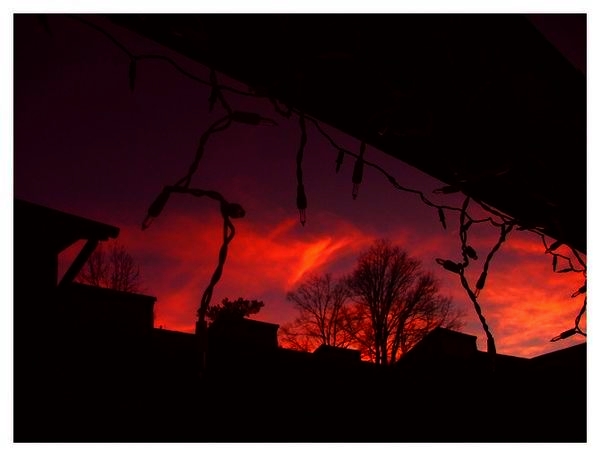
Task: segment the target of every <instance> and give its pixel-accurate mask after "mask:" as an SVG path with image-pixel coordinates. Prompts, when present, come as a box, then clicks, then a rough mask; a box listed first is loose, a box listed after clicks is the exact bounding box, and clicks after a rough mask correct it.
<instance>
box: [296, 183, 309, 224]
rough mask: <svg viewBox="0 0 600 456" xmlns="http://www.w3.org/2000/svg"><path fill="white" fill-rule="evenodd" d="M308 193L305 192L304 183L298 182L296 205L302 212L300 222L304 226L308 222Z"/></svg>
mask: <svg viewBox="0 0 600 456" xmlns="http://www.w3.org/2000/svg"><path fill="white" fill-rule="evenodd" d="M307 206H308V204H307V200H306V193H305V192H304V185H302V184H298V188H297V191H296V207H297V208H298V211H299V213H300V223H301V224H302V226H304V224H305V223H306V208H307Z"/></svg>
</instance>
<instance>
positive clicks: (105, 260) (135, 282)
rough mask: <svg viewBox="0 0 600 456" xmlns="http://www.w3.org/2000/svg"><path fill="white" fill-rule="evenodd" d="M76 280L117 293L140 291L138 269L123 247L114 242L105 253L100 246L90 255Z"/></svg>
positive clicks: (140, 284) (140, 283) (140, 282)
mask: <svg viewBox="0 0 600 456" xmlns="http://www.w3.org/2000/svg"><path fill="white" fill-rule="evenodd" d="M77 280H78V281H79V282H82V283H87V284H89V285H94V286H97V287H102V288H111V289H113V290H118V291H126V292H129V293H137V292H140V291H142V289H141V286H142V279H141V275H140V267H139V265H138V264H137V263H136V262H135V260H134V259H133V257H132V256H131V255H130V254H129V253H128V252H127V250H126V249H125V247H124V246H123V245H122V244H120V243H119V242H117V241H114V242H112V243H111V244H110V247H108V252H105V249H104V246H103V245H102V244H100V245H99V246H98V247H97V248H96V250H94V252H93V253H92V254H91V255H90V258H89V259H88V261H87V263H86V264H85V265H84V267H83V268H82V270H81V272H80V273H79V275H78V277H77Z"/></svg>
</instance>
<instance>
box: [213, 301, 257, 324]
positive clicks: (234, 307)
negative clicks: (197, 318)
mask: <svg viewBox="0 0 600 456" xmlns="http://www.w3.org/2000/svg"><path fill="white" fill-rule="evenodd" d="M264 305H265V303H264V302H263V301H257V300H256V299H253V300H249V299H244V298H237V299H236V300H235V301H230V300H229V298H225V299H223V301H221V304H216V305H213V306H209V307H208V310H207V311H206V319H207V320H208V321H209V322H214V321H216V320H220V319H237V318H244V317H248V316H250V315H253V314H256V313H258V312H260V309H262V308H263V307H264Z"/></svg>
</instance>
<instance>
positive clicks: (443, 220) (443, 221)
mask: <svg viewBox="0 0 600 456" xmlns="http://www.w3.org/2000/svg"><path fill="white" fill-rule="evenodd" d="M438 217H439V218H440V223H441V224H442V226H443V227H444V229H446V214H444V209H442V208H441V207H438Z"/></svg>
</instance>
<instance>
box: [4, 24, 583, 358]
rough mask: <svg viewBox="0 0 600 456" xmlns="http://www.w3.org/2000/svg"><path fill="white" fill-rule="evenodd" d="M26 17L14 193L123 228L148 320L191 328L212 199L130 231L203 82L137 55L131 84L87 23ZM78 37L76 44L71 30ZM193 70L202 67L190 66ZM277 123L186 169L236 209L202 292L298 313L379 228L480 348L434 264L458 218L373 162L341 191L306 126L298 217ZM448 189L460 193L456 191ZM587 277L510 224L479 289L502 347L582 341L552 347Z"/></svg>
mask: <svg viewBox="0 0 600 456" xmlns="http://www.w3.org/2000/svg"><path fill="white" fill-rule="evenodd" d="M58 25H60V27H59V26H58ZM23 27H25V28H24V30H26V32H22V33H23V37H22V38H21V39H22V40H23V45H22V49H20V51H19V52H20V53H19V56H21V55H25V56H27V59H26V60H24V61H23V63H20V66H19V67H18V71H19V74H18V75H17V76H19V75H21V73H22V75H21V76H20V77H21V81H22V82H21V84H20V86H19V90H18V91H17V92H16V95H15V100H16V103H15V106H16V113H15V118H16V122H15V125H16V127H17V129H16V144H17V145H18V146H19V148H18V150H17V153H16V154H15V163H16V167H15V170H16V172H17V174H16V177H15V196H16V197H19V198H23V199H25V200H28V201H31V202H35V203H38V204H42V205H47V206H49V207H52V208H55V209H59V210H63V211H66V212H70V213H73V214H75V215H80V216H84V217H88V218H92V219H94V220H97V221H100V222H104V223H108V224H112V225H115V226H117V227H119V228H120V229H121V234H120V236H119V241H120V242H121V243H122V244H123V245H124V246H125V247H126V248H127V249H128V251H129V252H130V253H131V255H132V256H133V257H134V258H135V259H136V260H137V261H138V262H139V264H140V266H141V272H142V278H143V281H144V286H145V289H144V292H145V293H146V294H149V295H152V296H156V297H157V301H156V305H155V326H156V327H163V328H167V329H172V330H178V331H186V332H192V331H193V330H194V327H195V321H196V310H197V308H198V305H199V303H200V299H201V296H202V293H203V291H204V289H205V288H206V286H207V285H208V283H209V280H210V278H211V276H212V274H213V271H214V268H215V266H216V265H217V259H218V252H219V248H220V245H221V242H222V236H223V233H222V219H221V217H220V214H219V210H218V205H216V204H215V202H214V201H208V200H203V199H198V198H193V197H191V196H189V195H178V197H177V198H175V197H174V198H172V199H171V200H170V201H169V203H168V204H167V206H166V208H165V210H164V211H163V213H162V214H161V215H160V217H158V218H157V219H156V220H155V221H154V223H153V225H152V226H151V227H150V228H149V229H148V230H146V231H141V229H140V225H141V222H142V220H143V219H144V217H145V214H146V210H147V208H148V206H149V204H150V203H151V202H152V201H153V200H154V198H156V195H157V194H158V192H160V190H161V189H162V188H163V186H164V185H168V184H170V183H172V182H174V181H176V179H177V178H179V177H181V175H182V174H184V173H185V171H186V170H187V169H188V167H189V164H190V161H191V160H192V159H193V157H194V151H195V150H196V147H197V145H198V138H199V136H200V134H201V133H202V132H203V131H204V129H205V128H206V127H207V125H210V124H211V123H212V122H213V121H214V119H215V118H217V117H218V116H219V115H220V114H214V113H209V112H208V111H207V100H208V98H209V96H210V90H209V89H208V88H207V87H204V86H202V85H199V84H197V83H195V82H194V81H190V80H183V81H182V78H181V77H180V75H178V74H174V73H173V72H172V70H171V69H170V68H168V67H163V66H160V65H158V64H157V65H148V66H147V67H143V66H142V65H140V68H139V69H138V71H139V74H140V76H139V82H138V84H137V85H136V88H135V91H134V92H133V93H132V92H131V91H130V90H129V88H128V86H127V81H126V79H127V77H126V75H127V67H128V63H129V62H128V61H127V59H126V58H125V56H122V55H121V56H120V57H122V58H121V59H119V54H118V53H116V54H115V50H114V47H112V45H111V43H110V42H108V41H107V40H103V39H102V37H100V36H98V35H97V34H95V33H94V32H93V31H86V30H84V31H82V30H80V29H79V28H78V26H76V25H74V24H72V23H70V22H69V21H68V20H67V19H64V18H58V19H57V20H56V25H55V27H56V28H55V30H56V32H55V35H54V37H53V40H52V41H49V40H48V39H47V37H46V36H45V35H44V33H45V32H44V30H43V29H42V28H41V26H40V25H39V24H38V23H36V22H35V20H34V19H31V20H28V21H27V22H26V23H24V25H23ZM77 33H79V34H81V38H80V39H75V38H73V37H74V36H77ZM119 34H120V36H122V37H123V39H124V40H125V41H127V40H129V41H128V42H134V43H135V45H136V46H137V48H138V49H139V50H141V49H148V50H149V52H150V51H151V50H154V49H156V48H158V49H159V50H160V51H161V52H164V53H165V54H168V55H172V56H173V57H174V58H176V57H177V55H176V54H175V53H173V52H172V51H169V50H165V49H163V48H161V47H160V46H158V45H156V43H149V42H147V40H143V39H140V38H139V37H136V36H134V35H133V34H131V33H129V32H124V31H122V30H121V31H119ZM140 52H141V51H140ZM115 55H116V56H117V57H115ZM63 61H66V62H71V61H75V62H77V68H78V70H77V72H72V73H69V72H64V71H62V70H61V68H62V67H60V66H58V65H59V64H60V62H63ZM188 63H189V62H188ZM189 67H190V69H191V70H193V71H195V72H196V73H198V74H202V75H203V76H204V75H205V74H208V73H207V70H206V68H204V67H202V66H201V65H199V64H193V63H190V64H189ZM33 75H35V77H34V76H33ZM223 81H224V82H226V83H231V84H233V83H234V82H232V81H229V80H228V79H227V78H225V77H223ZM38 94H43V96H39V95H38ZM231 100H232V103H233V102H235V104H236V109H241V110H248V111H256V112H268V113H270V112H271V111H272V106H270V105H269V103H263V102H257V101H252V100H250V101H249V100H248V99H245V98H243V97H239V98H235V97H234V96H233V95H231ZM261 103H262V104H261ZM57 106H60V109H61V114H60V115H58V114H57V109H58V108H57ZM267 110H269V111H267ZM107 113H111V114H110V115H107ZM269 115H270V114H269ZM25 117H26V118H27V122H22V120H23V118H25ZM19 121H21V122H19ZM49 122H50V124H51V125H49ZM278 122H279V124H278V126H277V127H265V128H263V127H262V126H261V127H260V128H255V127H253V126H248V125H236V126H234V127H232V128H231V130H230V131H227V132H226V133H223V134H220V135H216V136H215V137H214V138H211V140H210V141H209V143H208V146H207V151H206V154H205V156H204V157H203V161H202V163H201V166H200V167H199V170H198V173H197V175H196V176H195V177H194V179H195V180H194V182H193V186H195V187H197V188H203V189H213V190H216V191H220V192H222V193H223V195H225V197H226V198H228V199H229V200H230V201H235V202H237V203H239V204H241V205H242V206H243V207H244V208H245V209H246V213H247V215H246V217H245V218H242V219H238V220H235V221H234V222H235V226H236V236H235V238H234V240H233V242H232V243H231V245H230V248H229V252H228V257H227V261H226V264H225V268H224V271H223V276H222V278H221V280H220V281H219V283H218V284H217V286H216V288H215V292H214V295H213V300H212V302H213V303H218V302H220V301H221V300H222V299H223V298H226V297H228V298H230V299H236V298H238V297H244V298H247V299H258V300H263V301H264V302H265V307H264V308H263V309H262V310H261V312H260V313H259V314H258V315H256V316H255V318H256V319H259V320H263V321H268V322H272V323H277V324H284V323H286V322H288V321H291V320H292V319H293V318H294V317H295V311H294V309H293V308H292V306H291V303H289V302H288V301H287V300H286V293H287V292H288V291H290V290H292V289H293V288H294V287H296V286H297V285H298V284H299V283H300V282H301V281H302V279H303V277H305V276H306V274H309V273H326V272H331V273H332V274H333V275H334V276H339V275H342V274H346V273H349V272H351V271H352V268H353V267H354V264H355V261H356V258H357V256H358V254H359V253H360V252H361V251H363V250H364V249H366V248H368V246H369V245H370V244H371V242H373V241H374V240H375V239H377V238H388V239H390V240H391V241H392V242H394V243H397V244H398V245H400V247H402V248H403V249H405V250H406V251H407V252H408V253H409V254H410V255H412V256H414V257H416V258H418V259H419V260H421V261H422V263H423V267H424V268H425V269H427V270H431V271H432V272H434V273H435V275H436V276H437V277H438V278H439V279H440V285H441V291H442V292H443V293H444V294H446V295H448V296H451V297H452V298H453V302H454V303H455V304H456V305H457V306H458V307H459V308H460V309H462V310H463V311H464V314H465V326H464V328H463V331H464V332H466V333H469V334H473V335H476V336H477V337H478V345H479V348H480V349H484V347H485V334H484V333H483V331H482V329H481V324H480V322H479V321H478V319H477V316H476V314H475V311H474V309H473V306H472V304H471V302H470V301H469V299H468V297H467V294H466V293H465V290H464V289H463V288H462V287H461V285H460V281H459V279H458V276H456V275H455V274H453V273H450V272H448V271H445V270H444V269H442V268H440V266H439V265H438V264H436V262H435V259H436V258H448V259H454V260H459V259H460V240H459V237H458V222H457V219H456V217H455V216H454V215H450V214H449V215H448V221H447V223H448V228H447V229H446V230H444V229H443V228H442V227H441V226H440V222H439V220H438V214H437V212H436V211H435V210H432V209H431V208H430V207H426V206H425V205H423V204H422V203H421V201H419V199H418V197H416V196H415V195H414V194H407V193H402V192H399V191H396V190H395V189H393V188H392V187H391V186H390V185H389V182H388V181H387V180H386V179H385V178H383V177H382V176H381V175H380V174H378V173H376V172H375V171H374V170H373V169H366V170H365V175H364V179H363V183H362V184H361V188H360V192H359V196H358V198H357V199H356V200H353V199H352V197H351V188H352V182H351V180H352V179H351V178H352V163H347V164H345V165H344V167H342V169H341V171H340V172H339V173H335V156H336V153H335V151H334V150H332V149H331V147H330V146H329V145H328V144H327V142H326V141H325V140H324V139H323V138H321V137H320V136H319V135H318V133H317V132H316V131H315V130H314V129H310V130H309V132H308V133H309V134H308V142H307V146H306V153H305V158H304V164H303V166H304V175H305V185H306V188H307V194H308V209H307V223H306V226H304V227H302V226H301V225H300V222H299V219H298V215H297V210H296V207H295V190H296V183H295V168H294V166H295V153H296V151H297V147H298V140H299V137H300V132H299V129H298V126H297V124H296V123H293V122H291V121H289V122H288V121H286V119H278ZM31 131H36V134H35V135H32V134H31ZM331 132H332V134H335V137H336V139H338V140H339V141H340V143H342V144H344V145H345V146H346V147H348V149H351V150H358V145H359V143H358V141H357V140H356V139H355V138H350V137H348V136H347V135H344V134H341V133H339V132H336V131H334V130H333V129H331ZM367 156H368V157H369V159H370V160H373V161H374V162H377V163H378V164H380V165H381V166H382V167H384V168H385V169H386V170H388V171H389V172H390V173H391V174H393V175H394V176H397V178H398V180H399V181H401V182H402V183H403V185H407V186H409V187H411V188H412V187H416V188H419V189H421V190H423V191H424V192H425V193H426V194H427V195H429V196H431V194H432V191H433V190H434V189H436V188H439V187H440V186H442V185H443V184H442V183H440V182H438V181H436V180H435V179H432V178H431V177H429V176H426V175H424V174H423V173H421V172H420V171H418V170H416V169H413V168H411V167H409V166H407V165H405V164H404V163H402V162H400V161H399V160H396V159H392V158H391V157H389V156H386V155H385V154H383V153H381V152H379V151H377V150H375V149H373V148H369V149H368V151H367ZM114 163H120V166H118V167H117V166H114ZM179 196H180V197H179ZM435 196H436V197H437V195H435ZM432 198H433V196H432ZM452 198H454V199H452ZM449 199H451V203H452V204H456V201H459V200H458V199H457V198H456V196H455V195H450V196H449ZM436 201H437V200H436ZM440 201H441V199H440ZM444 201H446V200H444ZM459 204H460V203H459ZM496 240H497V233H496V232H495V231H494V230H493V229H489V228H488V229H482V230H481V231H480V232H479V233H478V234H476V235H474V237H473V239H472V240H471V242H472V245H473V247H474V248H475V249H476V250H477V251H478V253H479V260H477V261H473V262H472V264H471V266H470V269H469V270H468V271H467V276H468V278H469V280H470V281H471V282H472V283H473V284H474V283H475V281H476V280H477V277H478V275H479V273H480V271H481V267H482V264H483V261H484V259H485V256H486V255H487V252H489V250H490V249H491V248H492V247H493V245H494V243H495V242H496ZM550 241H551V240H550ZM76 253H77V249H76V248H74V249H70V250H69V251H68V252H65V254H64V255H63V257H64V258H63V259H62V262H63V263H62V264H63V266H64V264H66V263H68V261H69V259H72V258H74V255H76ZM568 253H569V252H568V251H566V252H565V255H567V254H568ZM561 261H562V260H561ZM584 280H585V278H584V277H583V275H582V274H580V273H566V274H556V273H554V272H553V271H552V259H551V257H550V255H547V254H545V253H544V246H543V244H542V242H541V240H540V238H539V237H537V236H535V235H532V234H530V233H527V232H518V231H514V232H512V233H511V234H510V236H509V239H508V241H507V242H506V243H505V244H504V245H503V246H502V248H501V249H500V251H499V253H498V255H497V257H495V259H494V261H493V262H492V264H491V266H490V273H489V277H488V282H487V284H486V287H485V289H484V290H483V291H482V293H481V295H480V302H481V305H482V308H483V313H484V316H485V318H486V319H487V321H488V323H489V326H490V328H491V331H492V333H493V334H494V337H495V338H496V346H497V348H498V351H499V352H500V353H505V354H510V355H517V356H526V357H530V356H535V355H539V354H541V353H545V352H549V351H553V350H556V349H559V348H563V347H566V346H569V345H573V344H577V343H580V342H583V341H585V339H584V338H583V337H581V336H575V337H572V338H570V339H567V340H564V341H560V342H556V343H550V342H549V340H550V339H551V338H552V337H554V336H556V335H558V334H559V333H561V332H562V331H564V330H566V329H569V328H571V327H572V326H573V322H574V319H575V317H576V316H577V314H578V312H579V309H580V308H581V305H582V302H583V298H582V297H578V298H571V294H572V293H573V292H574V291H576V290H577V289H578V288H579V287H580V286H581V285H582V284H583V282H584ZM583 322H585V319H584V320H583Z"/></svg>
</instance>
